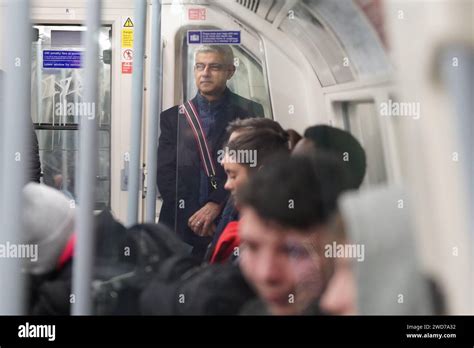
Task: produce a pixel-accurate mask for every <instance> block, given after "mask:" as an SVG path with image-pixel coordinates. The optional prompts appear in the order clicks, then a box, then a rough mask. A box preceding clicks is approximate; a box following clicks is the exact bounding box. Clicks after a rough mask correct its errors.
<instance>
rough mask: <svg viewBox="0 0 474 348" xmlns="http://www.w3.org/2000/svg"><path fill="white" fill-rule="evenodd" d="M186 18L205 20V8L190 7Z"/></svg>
mask: <svg viewBox="0 0 474 348" xmlns="http://www.w3.org/2000/svg"><path fill="white" fill-rule="evenodd" d="M188 18H189V20H190V21H204V20H206V9H205V8H190V9H189V10H188Z"/></svg>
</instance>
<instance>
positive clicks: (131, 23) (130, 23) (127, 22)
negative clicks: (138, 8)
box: [123, 17, 133, 28]
mask: <svg viewBox="0 0 474 348" xmlns="http://www.w3.org/2000/svg"><path fill="white" fill-rule="evenodd" d="M123 27H124V28H133V22H132V20H131V19H130V17H128V18H127V20H126V21H125V24H124V25H123Z"/></svg>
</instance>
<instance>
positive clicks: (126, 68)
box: [122, 62, 132, 74]
mask: <svg viewBox="0 0 474 348" xmlns="http://www.w3.org/2000/svg"><path fill="white" fill-rule="evenodd" d="M131 73H132V62H122V74H131Z"/></svg>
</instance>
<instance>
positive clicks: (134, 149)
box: [127, 0, 147, 226]
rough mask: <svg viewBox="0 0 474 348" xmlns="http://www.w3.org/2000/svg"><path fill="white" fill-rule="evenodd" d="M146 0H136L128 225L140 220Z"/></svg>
mask: <svg viewBox="0 0 474 348" xmlns="http://www.w3.org/2000/svg"><path fill="white" fill-rule="evenodd" d="M146 6H147V3H146V0H135V38H134V44H133V45H134V47H133V48H134V59H133V76H132V119H131V127H130V128H131V133H130V179H129V190H128V211H127V225H128V226H132V225H134V224H136V223H137V221H138V199H139V185H140V174H141V171H140V169H141V168H140V143H141V131H142V101H143V61H144V57H145V26H146Z"/></svg>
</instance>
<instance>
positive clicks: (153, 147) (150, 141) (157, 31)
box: [145, 0, 163, 223]
mask: <svg viewBox="0 0 474 348" xmlns="http://www.w3.org/2000/svg"><path fill="white" fill-rule="evenodd" d="M151 23H152V26H151V30H152V31H151V82H150V114H149V115H148V137H147V150H148V152H147V163H148V174H147V195H146V214H145V221H146V222H149V223H154V222H155V215H156V192H157V189H156V170H157V148H158V137H159V127H160V113H161V104H162V79H163V73H162V71H163V70H162V64H163V62H162V59H161V0H153V1H152V19H151Z"/></svg>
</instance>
